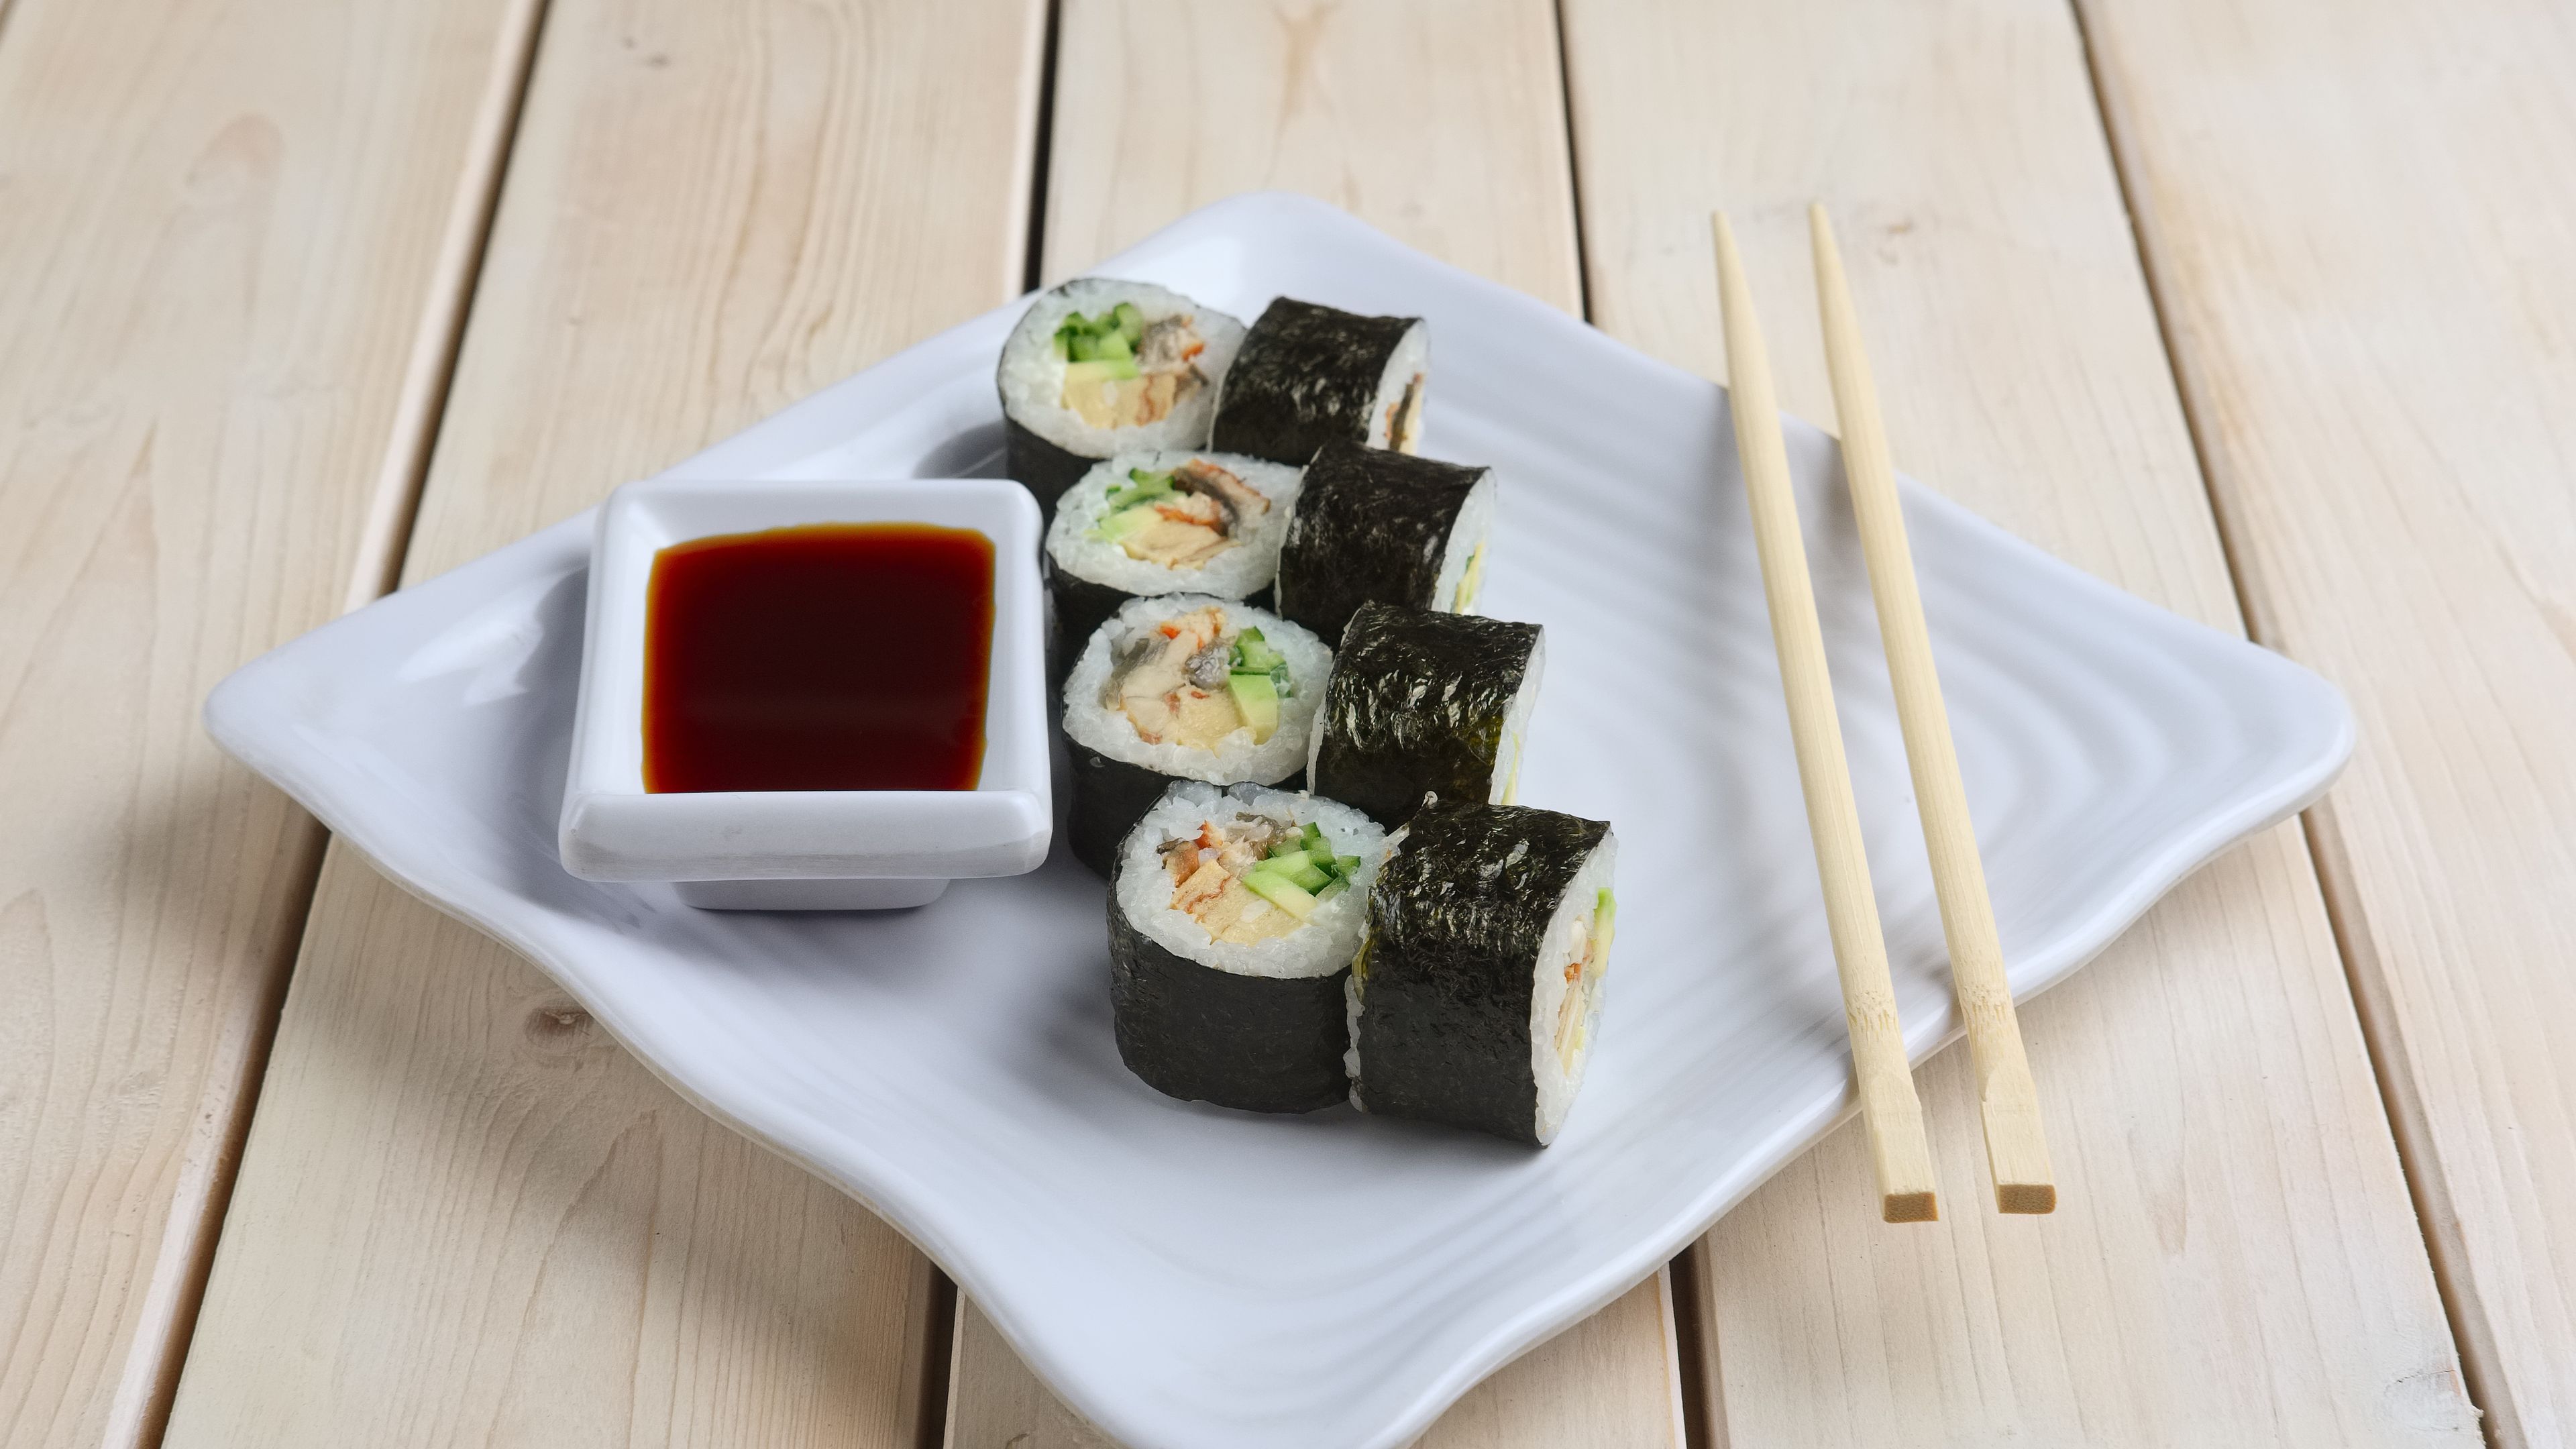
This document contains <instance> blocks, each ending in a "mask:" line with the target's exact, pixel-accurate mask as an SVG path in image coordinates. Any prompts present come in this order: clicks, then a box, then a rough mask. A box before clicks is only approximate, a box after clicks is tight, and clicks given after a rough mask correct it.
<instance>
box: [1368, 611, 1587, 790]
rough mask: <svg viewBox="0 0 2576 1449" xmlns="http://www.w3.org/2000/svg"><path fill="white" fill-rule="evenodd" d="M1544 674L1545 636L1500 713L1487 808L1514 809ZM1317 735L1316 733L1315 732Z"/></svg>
mask: <svg viewBox="0 0 2576 1449" xmlns="http://www.w3.org/2000/svg"><path fill="white" fill-rule="evenodd" d="M1545 672H1547V635H1545V634H1544V633H1542V634H1540V635H1539V636H1538V637H1537V638H1536V639H1534V640H1532V641H1530V654H1529V667H1528V668H1527V669H1525V670H1523V671H1521V688H1520V692H1519V693H1518V694H1515V695H1513V696H1512V705H1511V708H1509V709H1507V710H1504V711H1503V739H1502V744H1501V746H1500V748H1499V749H1497V750H1496V752H1495V755H1494V788H1493V792H1492V793H1491V794H1489V795H1487V796H1486V797H1485V803H1486V804H1488V805H1517V804H1519V803H1520V793H1521V756H1522V755H1523V754H1524V753H1526V752H1527V750H1528V748H1529V729H1530V715H1531V714H1533V713H1534V712H1536V711H1537V709H1538V678H1539V676H1540V675H1541V674H1544V673H1545ZM1318 733H1320V731H1318Z"/></svg>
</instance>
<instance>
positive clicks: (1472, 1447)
mask: <svg viewBox="0 0 2576 1449" xmlns="http://www.w3.org/2000/svg"><path fill="white" fill-rule="evenodd" d="M1670 1290H1671V1285H1670V1283H1669V1282H1667V1281H1666V1280H1665V1279H1664V1278H1663V1277H1662V1276H1661V1275H1658V1276H1657V1277H1655V1278H1654V1279H1651V1280H1649V1281H1647V1282H1644V1283H1640V1284H1638V1285H1637V1286H1636V1287H1635V1288H1632V1289H1630V1290H1629V1291H1628V1292H1627V1294H1626V1295H1625V1296H1623V1297H1621V1298H1620V1299H1619V1300H1618V1301H1617V1302H1615V1303H1613V1304H1611V1305H1610V1306H1609V1307H1607V1308H1604V1309H1602V1310H1601V1311H1600V1312H1599V1313H1596V1314H1594V1315H1592V1316H1591V1317H1590V1318H1587V1319H1585V1320H1584V1321H1583V1322H1581V1323H1578V1324H1576V1325H1575V1326H1574V1327H1572V1328H1569V1329H1567V1330H1566V1331H1565V1332H1563V1333H1561V1334H1558V1335H1557V1336H1556V1337H1555V1338H1553V1339H1550V1340H1549V1341H1547V1342H1546V1343H1543V1344H1541V1345H1539V1346H1538V1347H1537V1348H1535V1349H1532V1350H1531V1351H1530V1352H1529V1353H1528V1354H1526V1355H1524V1356H1523V1357H1521V1358H1520V1359H1519V1360H1518V1361H1516V1362H1514V1363H1512V1364H1510V1365H1508V1366H1507V1367H1505V1368H1503V1369H1502V1370H1501V1371H1500V1372H1498V1373H1495V1374H1494V1375H1492V1376H1491V1377H1489V1378H1487V1379H1486V1380H1485V1381H1484V1382H1483V1383H1481V1384H1478V1385H1477V1386H1476V1387H1475V1388H1473V1389H1471V1390H1469V1391H1468V1393H1467V1396H1466V1397H1465V1398H1463V1399H1460V1400H1459V1401H1458V1402H1457V1403H1455V1404H1453V1405H1451V1406H1450V1408H1449V1412H1448V1413H1446V1414H1443V1415H1442V1416H1441V1417H1440V1421H1439V1422H1438V1423H1436V1424H1434V1425H1432V1426H1431V1428H1430V1429H1429V1430H1428V1431H1426V1432H1425V1433H1424V1434H1423V1436H1422V1437H1421V1438H1420V1439H1417V1440H1415V1441H1414V1444H1413V1449H1492V1446H1495V1445H1510V1444H1532V1445H1552V1446H1576V1445H1594V1444H1600V1445H1618V1446H1622V1449H1625V1446H1629V1445H1645V1444H1672V1445H1678V1444H1680V1443H1682V1442H1683V1437H1682V1407H1681V1385H1680V1383H1679V1382H1678V1380H1677V1379H1676V1377H1675V1373H1674V1369H1673V1364H1674V1362H1675V1361H1674V1359H1673V1357H1672V1355H1671V1353H1670V1351H1669V1350H1667V1352H1666V1353H1665V1354H1664V1355H1662V1356H1661V1358H1660V1360H1659V1358H1658V1356H1656V1355H1652V1354H1645V1353H1640V1352H1638V1351H1637V1347H1638V1345H1640V1344H1644V1343H1651V1342H1658V1341H1661V1342H1666V1343H1669V1342H1670V1340H1671V1337H1672V1331H1673V1315H1672V1307H1671V1291H1670ZM949 1384H950V1396H949V1416H948V1439H947V1449H1117V1446H1116V1443H1115V1441H1113V1440H1111V1439H1109V1438H1108V1437H1107V1436H1105V1435H1103V1434H1102V1433H1101V1432H1100V1431H1099V1430H1097V1429H1094V1428H1093V1427H1091V1425H1090V1424H1088V1423H1087V1422H1085V1421H1084V1420H1082V1419H1081V1418H1079V1417H1077V1416H1076V1415H1075V1414H1074V1412H1073V1411H1072V1410H1071V1409H1068V1408H1066V1407H1065V1406H1064V1405H1063V1403H1062V1402H1060V1401H1059V1400H1058V1399H1057V1398H1056V1397H1055V1396H1054V1395H1053V1394H1050V1393H1048V1392H1047V1391H1046V1387H1045V1385H1043V1384H1040V1383H1039V1382H1038V1381H1037V1379H1036V1378H1035V1377H1034V1376H1033V1375H1031V1374H1030V1373H1029V1371H1028V1370H1027V1369H1026V1368H1024V1367H1022V1366H1021V1363H1020V1359H1019V1355H1018V1354H1016V1353H1014V1352H1012V1350H1011V1346H1010V1344H1008V1343H1007V1342H1004V1341H1003V1338H1002V1335H1001V1333H1000V1331H999V1330H997V1329H995V1328H994V1327H993V1324H992V1320H990V1319H988V1318H986V1317H985V1316H984V1315H983V1314H982V1313H981V1312H979V1311H977V1309H976V1308H975V1305H974V1304H973V1303H972V1302H971V1301H967V1302H961V1303H960V1304H959V1306H958V1311H957V1353H956V1359H955V1362H954V1364H953V1365H952V1372H951V1374H950V1376H949Z"/></svg>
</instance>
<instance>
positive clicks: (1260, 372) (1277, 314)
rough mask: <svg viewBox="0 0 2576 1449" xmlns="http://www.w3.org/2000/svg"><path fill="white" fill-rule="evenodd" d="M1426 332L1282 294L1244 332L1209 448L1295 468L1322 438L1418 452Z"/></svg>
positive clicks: (1427, 363)
mask: <svg viewBox="0 0 2576 1449" xmlns="http://www.w3.org/2000/svg"><path fill="white" fill-rule="evenodd" d="M1430 369H1431V329H1430V328H1428V327H1426V326H1424V325H1423V322H1422V319H1421V318H1419V317H1362V316H1359V315H1357V314H1356V313H1351V312H1344V311H1341V310H1339V309H1338V308H1333V307H1320V306H1317V305H1316V304H1315V303H1312V302H1300V301H1297V300H1296V299H1294V298H1291V297H1282V298H1280V299H1279V300H1278V301H1276V302H1273V303H1271V304H1270V305H1269V307H1268V308H1266V309H1264V310H1263V312H1262V314H1261V317H1260V320H1258V321H1256V322H1254V323H1253V324H1252V330H1251V331H1250V332H1249V333H1246V334H1245V335H1244V339H1243V351H1242V353H1241V354H1240V355H1239V356H1238V357H1237V358H1236V359H1235V365H1234V367H1233V368H1232V369H1230V370H1229V371H1228V372H1227V373H1226V376H1225V382H1224V384H1223V386H1221V387H1220V388H1219V389H1218V392H1217V407H1216V433H1215V436H1214V438H1213V440H1212V442H1211V444H1210V445H1211V446H1213V447H1218V448H1222V449H1224V450H1225V451H1227V452H1229V453H1250V454H1252V455H1253V456H1254V457H1256V458H1271V459H1275V460H1277V461H1279V462H1282V463H1299V464H1302V463H1304V462H1305V461H1306V460H1307V459H1309V458H1311V457H1313V456H1315V450H1316V449H1317V448H1320V447H1322V446H1324V445H1325V444H1326V443H1331V442H1344V443H1354V444H1361V445H1365V446H1367V447H1371V448H1392V449H1395V450H1396V451H1397V452H1401V453H1410V452H1412V451H1414V450H1415V449H1416V448H1418V447H1419V446H1421V439H1422V388H1423V383H1424V381H1425V379H1426V378H1428V376H1429V375H1430Z"/></svg>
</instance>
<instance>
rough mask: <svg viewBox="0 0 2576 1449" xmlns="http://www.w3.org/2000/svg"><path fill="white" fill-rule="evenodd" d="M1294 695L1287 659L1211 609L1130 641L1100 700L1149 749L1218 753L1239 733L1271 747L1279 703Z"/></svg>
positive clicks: (1218, 610) (1183, 616) (1168, 621)
mask: <svg viewBox="0 0 2576 1449" xmlns="http://www.w3.org/2000/svg"><path fill="white" fill-rule="evenodd" d="M1294 692H1295V691H1294V690H1293V688H1292V687H1291V685H1290V682H1289V679H1288V660H1287V658H1286V657H1285V656H1283V655H1282V654H1280V652H1279V651H1278V650H1277V649H1274V648H1272V647H1271V645H1270V642H1269V641H1268V640H1266V639H1264V638H1262V636H1261V631H1260V630H1259V629H1235V630H1229V629H1228V628H1227V627H1226V618H1225V610H1223V609H1221V608H1218V607H1217V606H1215V605H1213V604H1211V605H1209V606H1207V607H1206V608H1201V609H1193V610H1191V611H1190V612H1188V613H1186V614H1180V615H1176V616H1175V617H1173V618H1170V619H1166V620H1164V621H1163V622H1162V623H1160V624H1157V625H1155V626H1154V627H1152V628H1150V629H1146V630H1144V631H1142V632H1140V633H1137V634H1134V635H1130V636H1129V637H1128V638H1127V640H1126V641H1125V642H1124V643H1123V644H1121V645H1120V646H1119V651H1118V657H1117V661H1116V664H1115V667H1113V668H1112V669H1111V670H1110V672H1109V685H1108V687H1107V688H1106V689H1105V690H1103V691H1102V694H1101V700H1100V702H1101V705H1102V706H1103V707H1104V708H1108V709H1114V710H1117V711H1118V712H1120V713H1122V714H1124V715H1126V716H1127V723H1128V724H1130V725H1132V726H1133V727H1134V728H1135V730H1136V737H1137V738H1138V739H1141V740H1143V741H1144V742H1145V743H1147V744H1149V745H1166V744H1168V745H1187V746H1189V747H1190V748H1192V749H1200V750H1211V751H1212V750H1214V749H1216V748H1217V747H1218V746H1219V745H1221V744H1223V743H1224V742H1225V740H1226V737H1227V736H1229V735H1232V734H1233V733H1235V732H1236V731H1237V730H1245V729H1248V730H1250V731H1252V742H1253V743H1254V744H1256V745H1257V744H1262V743H1265V742H1267V741H1268V740H1269V738H1270V737H1271V736H1272V735H1274V734H1276V733H1278V732H1279V701H1280V700H1282V699H1285V698H1288V697H1290V696H1291V695H1292V694H1293V693H1294Z"/></svg>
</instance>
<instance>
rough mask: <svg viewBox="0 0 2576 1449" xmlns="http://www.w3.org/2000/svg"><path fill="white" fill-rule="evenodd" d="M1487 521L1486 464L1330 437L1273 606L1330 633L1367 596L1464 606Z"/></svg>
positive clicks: (1282, 564)
mask: <svg viewBox="0 0 2576 1449" xmlns="http://www.w3.org/2000/svg"><path fill="white" fill-rule="evenodd" d="M1493 526H1494V477H1493V470H1492V469H1490V468H1470V467H1464V466H1461V465H1459V464H1456V463H1441V462H1436V461H1434V460H1432V459H1429V458H1411V457H1407V456H1405V455H1404V454H1402V453H1390V452H1387V451H1385V450H1384V449H1381V448H1362V447H1358V446H1355V445H1353V444H1349V443H1334V444H1331V445H1329V446H1327V447H1326V448H1325V449H1324V450H1323V451H1322V452H1319V453H1317V454H1316V455H1315V461H1314V463H1313V464H1312V465H1310V466H1309V467H1308V468H1307V469H1306V481H1305V484H1304V486H1303V487H1302V488H1300V489H1299V490H1298V494H1297V507H1296V510H1295V511H1294V512H1293V513H1291V514H1290V515H1289V519H1288V536H1287V537H1286V538H1285V539H1284V540H1282V541H1281V543H1280V546H1279V612H1280V613H1282V614H1284V615H1286V616H1287V617H1289V618H1291V619H1294V620H1296V621H1297V622H1298V623H1300V624H1303V625H1305V626H1306V627H1307V628H1309V629H1312V630H1314V631H1315V632H1316V633H1317V634H1320V635H1322V636H1323V637H1325V638H1327V639H1336V638H1339V637H1341V632H1342V626H1343V625H1344V624H1347V623H1349V622H1350V618H1351V614H1352V612H1353V611H1354V610H1356V609H1358V608H1359V606H1360V605H1361V604H1363V603H1366V602H1368V601H1370V600H1372V599H1373V600H1375V601H1377V602H1378V603H1381V604H1405V605H1409V606H1410V607H1413V608H1416V609H1437V610H1439V611H1441V612H1442V613H1455V614H1463V613H1467V612H1468V611H1470V610H1472V609H1473V608H1475V606H1476V592H1477V588H1478V586H1479V585H1480V584H1481V583H1482V582H1483V580H1484V574H1485V539H1486V535H1487V534H1489V533H1491V532H1492V531H1493Z"/></svg>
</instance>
